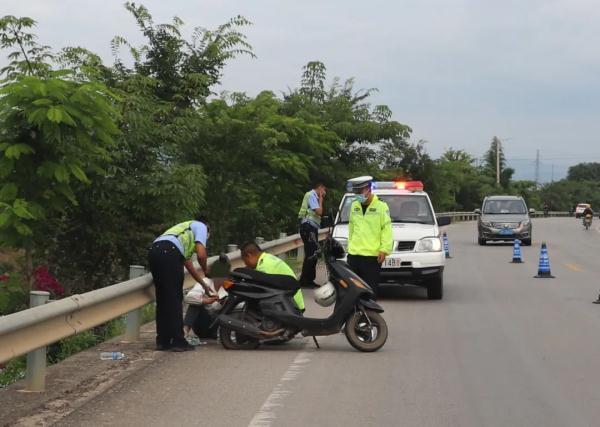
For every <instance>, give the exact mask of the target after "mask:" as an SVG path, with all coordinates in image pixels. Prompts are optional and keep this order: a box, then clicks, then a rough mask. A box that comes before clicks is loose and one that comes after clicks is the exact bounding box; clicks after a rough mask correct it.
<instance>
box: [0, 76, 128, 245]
mask: <svg viewBox="0 0 600 427" xmlns="http://www.w3.org/2000/svg"><path fill="white" fill-rule="evenodd" d="M66 75H67V76H68V74H65V73H52V75H51V76H49V77H35V76H25V77H21V78H17V79H16V80H15V81H13V82H10V83H8V84H5V85H4V86H3V87H2V89H0V95H1V97H0V123H1V124H2V125H1V127H0V141H2V142H1V143H0V231H1V234H0V244H3V245H7V246H13V247H18V248H25V249H27V250H28V251H29V250H30V249H32V247H33V246H34V245H37V244H43V242H44V241H45V240H46V239H47V232H48V229H49V228H50V227H51V224H52V223H51V222H49V220H50V219H52V218H54V217H55V216H56V215H58V214H60V213H62V212H64V207H65V205H66V204H68V203H71V204H77V197H76V196H75V193H74V189H75V187H76V186H77V185H78V183H81V184H89V183H90V176H94V175H97V174H100V173H102V171H103V168H104V167H106V165H107V164H108V163H109V162H110V160H111V155H110V149H111V148H112V147H113V144H114V139H113V138H114V137H115V135H117V133H118V128H117V126H116V120H117V117H118V114H117V111H116V109H115V108H114V105H113V101H114V98H113V97H112V95H111V93H110V92H109V91H108V89H107V88H106V87H105V86H104V85H102V84H100V83H96V82H88V83H78V82H74V81H69V80H65V79H64V78H61V77H64V76H66Z"/></svg>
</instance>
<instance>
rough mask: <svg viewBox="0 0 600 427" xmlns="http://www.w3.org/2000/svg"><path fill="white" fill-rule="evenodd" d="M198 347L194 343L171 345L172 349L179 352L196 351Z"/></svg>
mask: <svg viewBox="0 0 600 427" xmlns="http://www.w3.org/2000/svg"><path fill="white" fill-rule="evenodd" d="M195 349H196V348H195V347H194V346H193V345H189V344H188V345H177V346H173V347H171V351H173V352H176V353H179V352H182V351H194V350H195Z"/></svg>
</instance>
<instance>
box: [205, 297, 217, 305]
mask: <svg viewBox="0 0 600 427" xmlns="http://www.w3.org/2000/svg"><path fill="white" fill-rule="evenodd" d="M216 301H219V296H218V295H214V296H211V297H206V304H212V303H213V302H216Z"/></svg>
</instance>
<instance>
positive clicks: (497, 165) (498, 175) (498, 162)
mask: <svg viewBox="0 0 600 427" xmlns="http://www.w3.org/2000/svg"><path fill="white" fill-rule="evenodd" d="M496 186H498V187H500V138H496Z"/></svg>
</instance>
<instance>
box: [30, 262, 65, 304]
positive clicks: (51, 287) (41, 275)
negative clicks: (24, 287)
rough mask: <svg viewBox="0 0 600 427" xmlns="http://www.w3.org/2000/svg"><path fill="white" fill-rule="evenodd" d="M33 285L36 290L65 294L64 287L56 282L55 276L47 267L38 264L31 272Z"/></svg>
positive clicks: (58, 294)
mask: <svg viewBox="0 0 600 427" xmlns="http://www.w3.org/2000/svg"><path fill="white" fill-rule="evenodd" d="M33 279H34V286H35V289H37V290H38V291H46V292H50V293H51V294H53V295H56V296H58V297H61V296H63V295H64V294H65V289H64V288H63V287H62V286H61V284H60V283H58V280H56V277H54V276H53V275H52V274H51V273H50V271H48V267H46V266H45V265H40V266H39V267H38V268H36V269H35V271H34V272H33Z"/></svg>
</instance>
